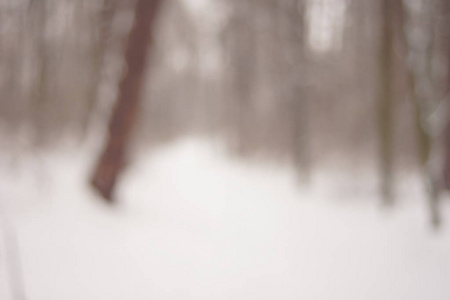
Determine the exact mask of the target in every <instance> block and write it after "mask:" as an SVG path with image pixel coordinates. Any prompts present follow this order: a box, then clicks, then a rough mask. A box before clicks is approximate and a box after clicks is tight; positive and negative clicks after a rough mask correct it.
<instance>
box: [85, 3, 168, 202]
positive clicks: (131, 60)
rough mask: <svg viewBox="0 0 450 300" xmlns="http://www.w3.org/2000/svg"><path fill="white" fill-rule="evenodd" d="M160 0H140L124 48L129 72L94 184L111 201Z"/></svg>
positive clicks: (119, 95)
mask: <svg viewBox="0 0 450 300" xmlns="http://www.w3.org/2000/svg"><path fill="white" fill-rule="evenodd" d="M161 2H162V1H161V0H138V1H137V4H136V7H135V13H134V14H135V15H134V23H133V26H132V28H131V31H130V34H129V37H128V43H127V48H126V52H125V62H126V73H125V75H124V76H123V79H122V81H121V83H120V86H119V93H118V98H117V101H116V104H115V106H114V108H113V111H112V115H111V118H110V122H109V127H108V137H107V141H106V145H105V148H104V150H103V153H102V155H101V156H100V159H99V161H98V164H97V167H96V169H95V171H94V174H93V177H92V185H93V187H94V188H95V189H96V190H97V191H98V192H99V193H100V195H101V196H102V197H103V198H104V199H106V200H107V201H109V202H113V192H114V187H115V185H116V182H117V179H118V177H119V176H120V173H121V171H122V169H123V167H124V165H125V159H126V152H127V148H128V143H129V140H130V135H131V132H132V128H133V125H134V123H135V122H136V116H137V111H138V106H139V99H140V96H141V91H142V84H143V81H144V77H145V76H144V75H145V70H146V65H147V60H148V52H149V49H150V44H151V33H152V29H153V27H154V26H153V25H154V23H155V22H154V21H155V19H156V17H157V15H158V7H159V5H160V3H161Z"/></svg>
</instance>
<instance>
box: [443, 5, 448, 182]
mask: <svg viewBox="0 0 450 300" xmlns="http://www.w3.org/2000/svg"><path fill="white" fill-rule="evenodd" d="M443 6H444V11H445V25H446V27H447V28H448V26H450V1H449V0H443ZM446 34H447V36H446V40H447V45H446V46H447V126H446V128H445V134H444V138H445V165H444V187H445V189H447V190H450V34H449V33H448V31H447V32H446Z"/></svg>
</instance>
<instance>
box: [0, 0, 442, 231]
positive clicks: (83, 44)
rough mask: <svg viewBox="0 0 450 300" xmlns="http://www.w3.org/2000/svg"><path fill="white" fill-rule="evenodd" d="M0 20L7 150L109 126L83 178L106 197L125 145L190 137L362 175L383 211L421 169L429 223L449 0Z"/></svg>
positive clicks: (166, 4)
mask: <svg viewBox="0 0 450 300" xmlns="http://www.w3.org/2000/svg"><path fill="white" fill-rule="evenodd" d="M157 4H159V5H157ZM0 14H1V17H0V68H1V71H0V95H1V98H0V108H1V109H0V130H1V132H2V136H3V144H4V147H5V149H6V150H7V151H9V152H11V153H19V152H20V151H19V150H23V151H24V152H27V151H28V150H33V151H35V149H49V148H51V147H53V146H55V145H57V144H59V143H61V142H62V141H65V140H67V139H70V140H74V141H79V142H82V141H83V140H85V139H86V138H87V137H89V136H95V137H96V138H98V133H99V132H103V133H106V136H107V138H106V141H105V150H104V151H103V154H102V156H101V158H100V160H99V163H98V165H97V169H96V172H94V175H93V177H94V178H93V183H94V185H95V186H97V188H98V189H99V190H103V192H102V194H103V196H105V197H106V198H111V197H112V195H113V187H114V184H115V177H116V175H118V174H120V171H121V170H122V168H123V166H124V165H126V161H127V158H129V157H132V154H133V153H135V154H136V153H139V152H140V151H151V149H154V148H155V147H156V146H157V145H161V144H165V143H168V142H170V141H172V140H175V139H176V138H178V137H181V136H184V135H188V134H201V135H206V136H209V137H214V138H220V139H223V140H225V141H226V143H227V145H228V146H229V151H230V154H232V155H235V156H238V157H245V158H249V159H250V158H253V157H258V158H259V157H262V158H264V159H269V160H274V161H278V162H282V163H285V164H289V165H292V166H294V167H295V169H296V170H297V171H298V175H299V179H300V181H301V182H308V180H310V178H311V175H312V174H313V173H314V171H315V170H317V169H320V168H322V167H326V166H328V165H337V166H338V168H339V169H340V170H346V172H351V170H355V169H360V168H367V169H370V170H374V171H376V172H377V174H379V178H380V195H382V197H381V198H382V199H383V203H384V204H385V205H391V204H392V203H394V201H395V193H394V190H395V186H394V185H395V184H394V183H395V182H396V181H397V180H398V179H397V178H398V177H399V176H402V174H406V173H408V172H419V173H420V174H422V176H423V178H424V183H425V186H426V187H427V191H428V199H429V204H430V211H431V215H432V220H433V222H434V223H435V224H438V223H439V221H440V220H439V207H438V203H439V201H438V200H439V198H440V197H439V196H440V195H442V191H444V190H445V189H447V188H448V187H449V186H450V180H449V178H450V175H449V174H450V137H449V136H450V126H448V125H447V124H448V122H447V120H448V116H449V115H450V112H449V106H448V90H449V88H450V75H449V74H450V37H449V30H448V28H450V26H449V25H450V24H449V23H450V1H448V0H414V1H413V0H411V1H401V0H358V1H357V0H282V1H275V0H217V1H208V0H203V1H200V0H198V1H195V0H166V1H156V0H134V1H124V0H89V1H88V0H77V1H74V0H58V1H55V0H20V1H19V0H1V1H0ZM147 60H148V63H146V61H147ZM121 103H122V104H121ZM130 103H131V104H130ZM130 107H131V108H130ZM114 116H115V117H114ZM114 119H115V120H116V121H114ZM108 123H109V127H108V126H106V124H108ZM134 123H136V124H135V125H133V124H134ZM107 127H108V128H109V129H105V128H107ZM95 134H97V135H95ZM129 145H131V147H129ZM108 149H109V150H108ZM111 149H115V150H114V151H112V150H111ZM111 151H112V152H111ZM105 153H109V154H105ZM105 168H106V169H105ZM102 170H103V171H102ZM105 170H106V171H105ZM105 172H106V173H108V174H109V175H105V174H106V173H105ZM106 177H110V179H108V180H106V181H108V182H109V183H108V184H107V187H106V186H105V182H106V181H105V178H106ZM355 180H357V178H355ZM106 190H107V191H106Z"/></svg>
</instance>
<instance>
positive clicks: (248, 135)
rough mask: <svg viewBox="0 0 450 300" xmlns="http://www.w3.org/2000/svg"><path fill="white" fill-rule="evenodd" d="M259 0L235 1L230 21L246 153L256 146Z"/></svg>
mask: <svg viewBox="0 0 450 300" xmlns="http://www.w3.org/2000/svg"><path fill="white" fill-rule="evenodd" d="M254 1H255V0H240V1H238V2H236V3H234V12H233V17H232V21H231V23H230V26H231V28H230V30H231V32H230V33H231V37H230V39H231V45H230V58H231V64H232V72H233V73H232V84H233V89H234V91H235V97H236V100H237V103H235V104H232V105H233V106H234V108H232V109H231V113H232V116H231V117H232V118H235V120H236V122H235V126H236V131H237V132H236V136H237V145H236V146H237V150H238V152H240V153H242V154H243V153H246V152H247V151H248V150H249V148H251V147H252V144H253V142H254V141H253V139H252V126H254V125H255V124H254V123H255V122H254V105H253V100H254V99H253V92H254V84H255V76H256V70H255V68H256V50H257V49H256V40H255V30H254V9H255V8H254V5H255V3H254Z"/></svg>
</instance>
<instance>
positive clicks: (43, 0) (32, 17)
mask: <svg viewBox="0 0 450 300" xmlns="http://www.w3.org/2000/svg"><path fill="white" fill-rule="evenodd" d="M28 15H29V21H30V24H29V25H30V26H31V32H32V33H33V36H34V39H35V43H36V48H37V49H36V70H35V74H34V77H33V87H32V96H31V108H32V111H31V112H30V113H31V114H32V118H34V124H33V125H34V129H35V131H36V132H35V136H34V137H35V139H36V140H35V143H37V144H40V143H43V142H44V141H45V139H46V136H45V135H46V133H48V130H49V129H50V124H49V120H51V118H49V117H48V110H49V102H50V99H49V98H50V91H49V75H50V74H49V73H50V68H49V59H50V55H49V49H48V43H47V38H46V31H47V20H48V7H47V0H31V1H30V2H29V6H28Z"/></svg>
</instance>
